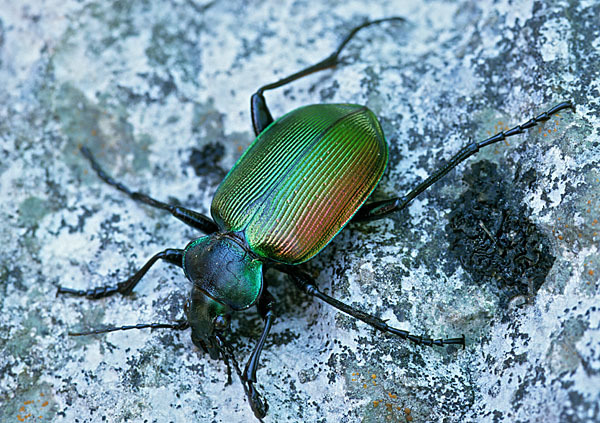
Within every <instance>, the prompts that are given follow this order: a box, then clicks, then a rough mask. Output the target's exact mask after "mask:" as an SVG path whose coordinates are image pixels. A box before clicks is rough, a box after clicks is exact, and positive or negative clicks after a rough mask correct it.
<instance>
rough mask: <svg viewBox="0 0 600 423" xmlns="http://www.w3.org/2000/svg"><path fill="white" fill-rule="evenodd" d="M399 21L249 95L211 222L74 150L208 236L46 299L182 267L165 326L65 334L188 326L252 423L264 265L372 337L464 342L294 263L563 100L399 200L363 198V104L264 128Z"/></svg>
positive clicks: (373, 122) (266, 314)
mask: <svg viewBox="0 0 600 423" xmlns="http://www.w3.org/2000/svg"><path fill="white" fill-rule="evenodd" d="M402 20H403V19H402V18H397V17H395V18H388V19H381V20H377V21H371V22H366V23H364V24H363V25H360V26H358V27H356V28H354V29H353V30H352V31H351V32H350V34H349V35H348V36H347V37H346V38H345V39H344V41H342V43H341V44H340V46H339V47H338V49H337V50H336V51H335V52H334V53H333V54H332V55H330V56H329V57H327V58H326V59H325V60H323V61H321V62H319V63H317V64H315V65H313V66H311V67H309V68H307V69H304V70H302V71H300V72H298V73H295V74H293V75H290V76H289V77H287V78H284V79H282V80H280V81H277V82H275V83H272V84H268V85H265V86H263V87H262V88H260V89H259V90H258V91H257V92H256V93H255V94H254V95H253V96H252V98H251V113H252V122H253V127H254V131H255V133H256V135H257V138H256V140H255V141H254V142H253V143H252V145H251V146H250V147H249V148H248V150H247V151H246V152H245V153H244V154H243V156H242V157H241V158H240V159H239V160H238V162H237V163H236V164H235V166H234V167H233V169H231V171H230V172H229V174H228V175H227V176H226V177H225V179H224V180H223V182H222V183H221V185H220V186H219V188H218V190H217V192H216V194H215V197H214V199H213V202H212V206H211V215H212V219H211V218H210V217H208V216H205V215H203V214H200V213H197V212H194V211H192V210H189V209H186V208H183V207H179V206H173V205H169V204H166V203H163V202H161V201H157V200H155V199H153V198H151V197H149V196H147V195H145V194H141V193H138V192H133V191H131V190H130V189H129V188H127V187H125V186H124V185H122V184H121V183H119V182H117V181H115V180H114V179H112V178H111V177H110V176H108V175H107V174H106V173H105V172H104V171H103V170H102V169H101V167H100V166H99V165H98V163H97V162H96V161H95V159H94V158H93V156H92V154H91V152H90V151H89V150H88V149H87V148H85V147H82V149H81V151H82V153H83V154H84V155H85V156H86V157H87V158H88V159H89V161H90V162H91V164H92V167H93V168H94V170H95V171H96V173H97V174H98V175H99V177H100V178H102V179H103V180H104V181H105V182H107V183H108V184H110V185H113V186H114V187H116V188H117V189H119V190H121V191H122V192H124V193H126V194H128V195H129V196H130V197H131V198H133V199H134V200H137V201H140V202H143V203H145V204H148V205H151V206H153V207H157V208H161V209H164V210H167V211H169V212H171V213H172V214H173V215H174V216H175V217H177V218H178V219H180V220H182V221H183V222H185V223H186V224H188V225H191V226H192V227H194V228H197V229H200V230H201V231H203V232H204V233H206V234H208V235H206V236H203V237H200V238H197V239H195V240H193V241H192V242H190V243H189V244H188V245H187V246H186V247H185V249H167V250H164V251H162V252H160V253H158V254H156V255H155V256H154V257H152V258H151V259H150V260H149V261H148V262H147V263H146V264H145V265H144V266H143V267H142V268H141V269H140V270H139V271H138V272H137V273H136V274H135V275H133V276H132V277H131V278H129V279H128V280H126V281H124V282H121V283H118V284H117V285H115V286H104V287H100V288H96V289H92V290H87V291H82V290H74V289H70V288H64V287H59V289H58V293H67V294H72V295H77V296H86V297H88V298H92V299H97V298H102V297H106V296H109V295H113V294H115V293H120V294H123V295H127V294H130V293H131V291H132V290H133V288H134V287H135V286H136V284H137V283H138V282H139V280H140V279H141V278H142V276H143V275H144V274H145V273H146V272H147V271H148V269H149V268H150V267H151V266H152V265H153V264H154V263H155V262H156V261H157V260H158V259H162V260H165V261H167V262H169V263H172V264H175V265H177V266H180V267H182V268H183V271H184V272H185V275H186V276H187V278H188V279H189V280H190V281H191V282H192V290H191V293H190V296H189V299H188V301H187V303H186V307H185V315H186V320H184V321H182V322H178V323H176V324H162V323H154V324H140V325H133V326H121V327H113V328H108V329H102V330H96V331H91V332H80V333H71V335H84V334H96V333H105V332H110V331H114V330H125V329H141V328H148V327H149V328H171V329H178V330H183V329H187V328H191V332H192V340H193V342H194V344H195V345H197V346H198V347H200V348H202V349H203V350H204V351H206V352H207V353H209V354H210V356H211V358H213V359H218V358H222V359H223V360H224V361H225V362H226V363H228V364H230V363H232V364H233V365H234V367H235V370H236V372H237V374H238V376H239V377H240V379H241V381H242V383H243V385H244V389H245V390H246V394H247V396H248V400H249V402H250V405H251V407H252V409H253V411H254V414H255V415H256V416H257V417H258V418H259V419H260V418H262V417H264V416H265V414H266V412H267V409H268V405H267V403H266V401H264V399H262V397H261V396H260V394H259V393H258V392H257V390H256V388H255V383H256V370H257V368H258V363H259V359H260V354H261V351H262V349H263V346H264V343H265V340H266V338H267V336H268V334H269V331H270V329H271V326H272V324H273V321H274V319H275V315H274V313H273V305H274V299H273V297H272V296H271V294H269V291H268V289H267V285H266V283H265V281H264V280H263V271H264V269H265V268H266V267H272V268H275V269H277V270H279V271H281V272H284V273H286V274H288V275H289V276H290V278H291V279H292V281H293V282H294V283H295V284H296V285H297V286H298V287H299V288H301V289H302V290H303V291H304V292H306V293H308V294H310V295H312V296H315V297H317V298H319V299H321V300H323V301H325V302H327V303H328V304H330V305H332V306H333V307H335V308H337V309H339V310H341V311H343V312H345V313H348V314H350V315H351V316H354V317H355V318H357V319H359V320H362V321H363V322H365V323H367V324H369V325H371V326H373V327H374V328H376V329H378V330H380V331H383V332H388V333H391V334H394V335H397V336H399V337H401V338H403V339H409V340H410V341H412V342H415V343H417V344H423V345H428V346H433V345H437V346H443V345H448V344H456V345H463V346H464V344H465V339H464V336H462V337H459V338H451V339H437V340H433V339H430V338H423V337H420V336H415V335H412V334H410V333H408V332H406V331H403V330H400V329H396V328H393V327H390V326H388V325H387V324H386V323H385V322H384V321H383V320H381V319H379V318H377V317H374V316H371V315H369V314H366V313H364V312H361V311H359V310H356V309H354V308H352V307H350V306H348V305H346V304H344V303H342V302H340V301H337V300H335V299H334V298H332V297H330V296H328V295H326V294H324V293H323V292H321V291H320V290H319V289H318V288H317V287H316V285H315V283H314V280H313V279H312V278H311V277H310V276H309V275H308V274H306V273H304V272H302V271H299V270H298V269H297V268H296V267H295V265H297V264H299V263H303V262H305V261H307V260H309V259H311V258H312V257H314V256H315V255H316V254H318V253H319V251H321V250H322V249H323V248H324V247H325V246H326V245H327V244H328V243H329V242H330V241H331V240H332V239H333V238H334V237H335V235H336V234H337V233H338V232H339V231H340V230H341V229H342V228H343V227H344V226H345V225H346V224H348V223H349V222H350V221H359V220H374V219H380V218H382V217H384V216H386V215H387V214H389V213H392V212H395V211H398V210H401V209H403V208H404V207H406V205H407V204H408V203H410V201H412V199H414V198H415V197H416V196H417V195H418V194H420V193H421V192H423V191H424V190H426V189H427V188H428V187H429V186H431V185H432V184H433V183H435V182H436V181H437V180H438V179H440V178H441V177H442V176H444V175H445V174H446V173H448V172H449V171H450V170H451V169H453V168H454V167H455V166H456V165H457V164H458V163H460V162H462V161H463V160H466V159H467V158H468V157H469V156H471V155H473V154H475V153H476V152H477V151H478V150H479V148H480V147H483V146H486V145H490V144H493V143H496V142H498V141H501V140H504V139H505V138H507V137H510V136H512V135H516V134H520V133H522V132H523V131H524V130H525V129H528V128H531V127H533V126H535V125H536V124H537V123H539V122H543V121H546V120H548V119H549V118H550V116H551V115H552V114H554V113H556V112H558V111H560V110H563V109H566V108H572V105H571V103H569V102H564V103H560V104H558V105H556V106H555V107H553V108H552V109H550V110H549V111H548V112H546V113H542V114H541V115H539V116H538V117H536V118H534V119H531V120H529V121H528V122H526V123H524V124H523V125H519V126H516V127H514V128H513V129H511V130H509V131H506V132H500V133H499V134H496V135H494V136H493V137H490V138H488V139H486V140H484V141H482V142H479V143H472V144H470V145H468V146H467V147H465V148H463V149H462V150H461V151H460V152H459V153H457V154H456V155H455V156H454V157H452V158H451V159H450V160H449V161H448V162H447V163H446V164H445V165H444V166H443V167H442V168H441V169H439V170H438V171H437V172H435V173H434V174H433V175H432V176H431V177H429V178H428V179H426V180H425V181H424V182H422V183H421V184H420V185H418V186H417V187H416V188H415V189H414V190H412V191H410V192H409V193H408V194H407V195H406V196H402V197H396V198H392V199H389V200H384V201H378V202H371V203H367V200H368V198H369V196H370V195H371V193H372V192H373V190H374V189H375V187H376V186H377V184H378V182H379V180H380V179H381V176H382V175H383V172H384V170H385V167H386V164H387V161H388V147H387V144H386V141H385V139H384V135H383V131H382V129H381V126H380V124H379V122H378V120H377V118H376V116H375V115H374V114H373V113H372V112H371V111H370V110H369V109H367V108H366V107H364V106H359V105H354V104H316V105H311V106H305V107H301V108H299V109H296V110H294V111H292V112H290V113H288V114H286V115H284V116H283V117H281V118H279V119H278V120H276V121H274V120H273V118H272V117H271V113H270V112H269V109H268V107H267V105H266V101H265V98H264V96H263V92H264V91H266V90H270V89H273V88H278V87H281V86H283V85H285V84H288V83H289V82H292V81H294V80H296V79H298V78H301V77H303V76H305V75H308V74H310V73H312V72H316V71H320V70H323V69H326V68H330V67H333V66H335V65H337V64H338V62H339V60H338V56H339V54H340V52H341V51H342V49H343V48H344V46H345V45H346V43H347V42H348V41H349V40H350V39H351V38H352V37H353V36H354V35H355V34H356V33H357V32H358V31H359V30H360V29H362V28H364V27H367V26H369V25H373V24H378V23H380V22H384V21H402ZM252 306H256V307H257V309H258V312H259V314H260V316H261V317H262V318H263V319H264V321H265V327H264V330H263V333H262V335H261V337H260V339H259V341H258V342H257V345H256V347H255V348H254V351H253V353H252V354H251V356H250V358H249V360H248V362H247V364H246V367H245V370H244V372H243V373H242V371H241V370H240V368H239V365H238V364H237V361H236V360H235V357H234V355H233V352H232V350H231V348H230V346H229V345H228V344H227V342H226V340H225V339H224V333H225V331H226V330H227V329H228V327H229V320H230V316H231V314H232V313H233V312H235V311H240V310H245V309H247V308H249V307H252Z"/></svg>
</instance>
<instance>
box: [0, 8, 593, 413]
mask: <svg viewBox="0 0 600 423" xmlns="http://www.w3.org/2000/svg"><path fill="white" fill-rule="evenodd" d="M248 3H251V4H250V5H249V4H248ZM412 3H413V2H403V1H387V0H382V1H376V2H368V6H366V4H367V3H366V2H359V1H343V2H317V1H299V0H295V1H287V0H282V1H277V2H274V1H256V2H246V1H240V0H233V1H228V2H216V1H215V2H208V1H205V2H202V1H197V0H172V1H163V0H156V1H139V0H134V1H129V2H102V1H91V0H89V1H75V0H61V1H60V2H59V1H56V0H50V1H40V0H26V1H19V2H9V1H2V2H1V4H0V198H1V199H2V201H1V202H0V222H1V223H0V298H1V299H0V305H1V314H0V421H2V422H13V421H52V422H105V421H106V422H123V421H129V422H190V421H195V422H221V421H222V422H242V421H244V422H245V421H253V420H254V417H253V416H252V413H251V410H250V408H249V407H248V404H247V402H246V399H245V396H244V392H243V389H242V386H241V384H240V383H239V382H238V381H237V380H236V379H235V378H234V380H233V383H232V384H230V385H226V382H227V370H226V367H225V365H224V364H223V363H221V362H217V361H214V360H210V359H209V358H208V357H207V356H205V355H204V354H202V353H201V352H200V351H199V350H198V349H197V348H195V347H194V345H193V344H192V341H191V339H190V337H189V331H188V332H171V331H164V330H155V331H150V330H139V331H120V332H114V333H111V334H106V335H97V336H88V337H69V336H68V335H67V333H68V332H69V331H82V330H89V329H94V328H102V327H105V326H110V325H119V326H120V325H125V324H136V323H149V322H173V321H176V320H177V319H181V318H182V317H183V304H184V302H185V298H186V295H187V293H188V291H189V288H190V287H189V285H188V283H187V280H186V279H185V277H184V275H183V274H182V272H181V271H180V269H177V268H174V267H173V266H168V265H165V264H164V263H163V264H158V265H156V266H154V268H153V269H152V270H151V271H150V272H149V273H148V274H147V276H146V277H145V278H144V279H143V280H142V282H141V283H140V284H139V286H138V287H137V288H136V289H135V291H134V295H133V296H131V297H127V298H123V297H111V298H106V299H102V300H98V301H89V300H86V299H85V298H73V297H66V296H59V297H56V296H55V293H56V290H57V287H58V286H59V285H63V286H68V287H72V288H76V289H88V288H91V287H96V286H101V285H105V284H115V283H116V282H118V281H121V280H124V279H126V278H127V277H128V276H129V275H130V274H132V273H133V272H134V271H135V270H137V269H138V268H139V267H140V266H141V265H142V264H143V263H144V262H145V260H147V259H148V258H149V257H150V256H151V255H152V254H154V253H156V252H158V251H161V250H162V249H164V248H167V247H172V248H183V247H184V246H185V245H186V244H187V242H188V241H189V240H191V239H193V238H195V237H196V236H198V234H197V233H195V232H194V231H193V230H192V229H190V228H188V227H186V226H184V225H183V224H181V223H180V222H179V221H177V220H175V219H173V218H171V217H169V216H167V215H165V213H164V212H161V211H158V210H155V209H152V208H150V207H148V206H144V205H140V204H136V203H135V202H133V201H132V200H130V199H129V198H127V197H126V196H125V195H123V194H122V193H120V192H119V191H117V190H115V189H114V188H112V187H110V186H108V185H106V184H105V183H103V182H102V181H100V180H99V179H98V178H97V177H96V175H95V174H93V172H91V170H90V166H89V164H88V163H87V162H86V161H85V160H84V159H83V157H82V156H81V154H80V153H79V151H78V147H79V146H80V145H86V146H88V147H89V148H90V149H91V150H92V151H93V152H94V153H95V154H96V155H97V157H98V160H99V161H100V162H101V164H102V165H103V166H104V167H105V168H106V170H107V171H108V172H109V173H110V174H111V175H113V176H115V177H116V178H118V179H119V180H121V181H122V182H124V183H125V184H127V185H128V186H130V187H132V188H135V189H139V190H141V191H144V192H147V193H150V194H151V195H153V196H155V197H157V198H160V199H164V200H169V201H180V202H181V204H184V205H186V206H189V207H191V208H193V209H196V210H198V211H200V212H203V213H208V211H209V208H210V200H211V197H212V194H213V193H214V191H215V189H216V187H217V186H218V183H219V181H220V180H221V179H222V178H223V176H224V175H225V174H226V172H227V171H228V170H229V169H230V168H231V166H232V165H233V164H234V163H235V160H236V159H237V158H238V157H239V156H240V155H241V153H242V152H243V150H244V149H245V148H246V147H247V146H248V145H249V143H250V142H251V141H252V139H253V133H252V129H251V124H250V117H249V98H250V95H251V94H252V93H253V92H254V91H255V90H256V89H257V88H258V87H259V86H261V85H263V84H266V83H269V82H272V81H275V80H277V79H279V78H281V77H284V76H286V75H288V74H290V73H292V72H295V71H297V70H298V69H300V68H302V67H305V66H307V65H310V64H312V63H314V62H316V61H319V60H321V59H322V58H324V57H326V56H327V55H329V54H330V53H331V52H332V51H333V50H334V49H335V48H336V47H337V44H338V43H339V42H340V40H341V39H342V38H343V37H344V36H345V34H346V33H347V32H348V31H349V30H350V29H351V28H353V26H356V25H358V24H360V23H362V22H363V21H364V20H365V19H377V18H380V17H388V16H394V15H400V16H403V17H405V18H406V22H405V23H387V24H384V25H381V26H376V27H371V28H369V29H365V30H364V31H361V32H360V33H359V34H358V35H357V37H356V38H355V39H353V40H352V41H351V42H350V43H349V44H348V46H347V47H346V50H345V51H344V53H343V58H344V64H343V65H341V66H338V67H337V68H336V69H333V70H327V71H324V72H321V73H318V74H315V75H312V76H310V77H307V78H305V79H303V80H301V81H298V82H296V83H294V84H292V85H289V86H286V87H285V88H282V89H278V90H275V91H272V92H268V93H267V94H266V96H267V101H268V103H269V105H270V107H271V111H272V112H273V115H274V116H281V115H282V114H283V113H285V112H286V111H289V110H291V109H293V108H296V107H299V106H301V105H305V104H310V103H324V102H338V103H340V102H348V103H358V104H365V105H367V106H368V107H369V108H371V109H372V110H373V111H374V112H375V114H376V115H378V116H379V117H380V119H381V123H382V126H383V128H384V131H385V133H386V135H387V138H388V141H389V144H390V153H391V154H390V163H389V166H388V170H387V171H386V174H385V176H384V178H383V180H382V182H381V184H380V186H379V188H378V189H377V191H376V192H375V194H374V195H375V197H376V198H386V197H387V196H392V195H395V194H404V193H405V192H407V191H408V190H410V189H411V187H414V186H415V185H416V184H417V183H419V181H421V180H423V179H424V178H425V177H426V176H427V175H428V174H430V173H431V172H432V171H433V170H435V169H436V168H438V167H439V166H440V164H441V163H442V162H443V160H444V159H447V158H448V157H450V156H451V155H452V154H453V153H455V152H456V151H458V150H459V149H460V148H461V147H462V146H464V145H465V144H466V143H467V142H469V140H481V139H484V138H486V137H488V136H490V135H491V134H493V133H495V132H496V131H498V130H503V129H506V128H509V127H512V126H513V125H516V124H519V123H522V122H524V121H526V120H528V119H529V118H531V117H533V116H536V115H537V114H539V113H541V112H543V111H544V110H547V109H548V108H550V107H551V106H552V105H554V104H556V103H558V102H560V101H563V100H572V101H573V103H574V104H575V105H576V112H575V113H570V112H563V113H560V116H556V117H554V118H553V119H552V120H550V121H549V122H547V123H546V124H545V125H543V126H542V127H540V128H539V129H538V128H536V129H532V130H530V131H528V132H527V133H526V134H525V135H520V136H517V137H513V138H511V139H510V140H509V141H508V142H507V143H502V144H500V145H497V146H494V147H489V148H487V149H485V150H484V151H482V152H480V153H479V154H478V155H477V156H476V157H475V158H473V159H471V160H470V161H469V162H468V163H466V164H463V165H460V166H459V167H458V169H457V170H455V171H452V172H451V173H450V174H449V175H448V176H447V177H445V178H444V179H443V180H442V181H440V182H439V183H437V184H436V185H435V186H434V187H432V188H431V189H430V190H428V191H426V192H425V193H424V194H422V195H421V196H419V197H418V198H417V199H416V200H415V201H414V202H413V203H412V204H411V205H410V207H409V208H408V209H407V210H404V211H403V212H401V213H398V214H396V215H393V216H391V217H390V218H387V219H384V220H381V221H377V222H371V223H362V224H354V225H351V226H349V227H348V228H346V229H345V230H344V231H342V233H341V234H340V235H339V236H338V237H337V238H336V239H335V240H334V241H333V242H332V243H331V244H330V245H329V246H328V247H327V248H326V249H325V250H324V251H323V252H322V253H321V254H320V255H319V256H318V257H317V258H316V259H315V260H313V261H311V262H309V263H307V264H305V265H302V266H303V269H305V270H306V271H308V272H310V273H312V274H313V275H315V276H316V278H317V281H318V283H319V285H320V287H321V288H322V289H324V290H325V291H326V292H328V293H329V294H330V295H333V296H335V297H336V298H338V299H340V300H343V301H345V302H347V303H349V304H352V305H354V306H355V307H358V308H360V309H362V310H365V311H368V312H370V313H373V314H375V315H377V316H379V317H381V318H384V319H388V323H389V324H390V325H393V326H396V327H399V328H402V329H406V330H410V331H411V332H414V333H417V334H424V335H427V336H431V337H435V338H439V337H447V336H458V335H460V334H463V333H464V334H465V336H466V339H467V347H466V348H465V349H464V350H462V349H458V348H454V347H447V348H445V349H439V348H436V349H432V348H426V347H417V346H414V345H410V344H408V343H406V342H403V341H401V340H399V339H397V338H394V337H392V336H387V335H386V336H384V335H381V334H379V333H376V332H375V331H374V330H372V329H371V328H370V327H368V326H366V325H365V324H362V323H360V322H356V321H355V320H354V319H352V318H350V317H347V316H345V315H343V314H341V313H339V312H337V311H336V310H335V309H332V308H331V307H328V306H326V305H324V304H322V303H319V302H317V301H313V300H311V299H310V298H308V297H307V296H306V295H304V294H298V292H297V291H296V289H295V288H294V287H293V286H291V284H290V283H289V282H288V281H287V280H286V279H284V278H282V277H280V276H278V275H277V274H276V273H271V272H269V273H268V274H267V277H268V278H269V279H273V280H274V281H279V283H277V282H275V286H274V288H273V293H274V295H275V296H276V298H277V300H278V308H277V310H278V314H279V318H278V320H277V321H276V324H275V325H274V328H273V331H272V335H271V337H270V338H269V340H268V341H267V346H266V349H265V351H264V353H263V356H262V366H261V368H260V369H259V371H258V377H259V387H260V389H261V391H262V392H263V394H264V395H265V396H266V398H267V399H268V402H269V404H270V410H269V414H268V415H267V417H266V418H265V419H264V421H265V422H288V421H289V422H297V421H306V422H348V423H350V422H389V421H402V422H404V421H410V420H412V421H418V422H429V421H431V422H439V421H444V422H478V421H482V422H491V421H493V422H528V421H544V422H597V421H600V418H599V417H598V416H599V415H600V390H599V389H598V386H600V329H599V322H600V310H599V307H600V295H599V292H598V291H599V283H598V279H599V278H598V275H599V274H600V255H599V252H598V247H599V240H600V236H599V235H598V232H599V231H600V223H598V219H599V218H600V171H599V161H600V135H599V132H600V109H599V105H598V98H599V97H600V94H599V90H600V83H599V80H600V79H599V71H600V65H599V64H600V57H599V56H600V33H599V30H598V28H599V26H598V18H597V17H598V16H599V15H600V5H599V4H598V3H597V2H593V1H583V0H582V1H579V2H560V1H551V2H541V1H531V0H519V1H508V0H500V1H481V2H469V1H462V2H447V1H428V2H423V3H420V4H415V5H413V4H412ZM475 163H476V165H475ZM457 211H458V212H457ZM457 216H458V217H457ZM460 216H466V217H465V218H463V219H462V220H460V219H459V218H460ZM456 219H459V220H456ZM457 239H458V241H457ZM451 246H452V249H451V248H450V247H451ZM515 251H519V254H517V253H515ZM475 258H477V259H475ZM494 266H496V267H494ZM232 326H233V328H232V329H233V333H232V335H231V337H230V340H231V343H232V345H233V346H234V349H235V351H236V354H237V356H238V359H239V360H240V361H243V360H244V357H247V356H248V355H249V354H250V352H251V349H252V346H253V345H254V342H255V340H256V339H257V337H258V336H259V335H260V331H261V328H262V323H261V321H260V319H259V318H258V317H257V315H256V313H255V310H254V309H251V310H249V311H247V312H244V313H240V314H239V315H238V317H237V318H236V319H234V321H233V325H232Z"/></svg>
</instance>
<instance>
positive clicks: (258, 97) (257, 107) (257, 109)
mask: <svg viewBox="0 0 600 423" xmlns="http://www.w3.org/2000/svg"><path fill="white" fill-rule="evenodd" d="M404 20H405V19H404V18H401V17H392V18H385V19H377V20H374V21H367V22H365V23H363V24H362V25H359V26H357V27H355V28H354V29H352V31H350V33H349V34H348V35H347V36H346V38H344V40H343V41H342V42H341V43H340V45H339V46H338V48H337V50H336V51H334V52H333V53H332V54H330V55H329V56H327V57H326V58H325V59H323V60H321V61H320V62H318V63H315V64H314V65H312V66H309V67H307V68H305V69H302V70H300V71H298V72H296V73H294V74H292V75H289V76H287V77H285V78H283V79H280V80H279V81H276V82H272V83H270V84H267V85H263V86H262V87H260V88H259V89H258V90H257V91H256V92H255V93H254V94H252V97H250V114H251V116H252V126H253V128H254V133H255V134H256V135H257V136H258V134H260V133H261V132H262V131H263V130H264V129H265V128H266V127H267V126H269V125H270V124H271V122H273V116H271V112H270V111H269V108H268V107H267V102H266V100H265V97H264V95H263V92H265V91H267V90H272V89H274V88H279V87H281V86H283V85H286V84H289V83H290V82H292V81H295V80H297V79H300V78H303V77H305V76H306V75H310V74H311V73H314V72H319V71H322V70H325V69H328V68H332V67H334V66H337V65H338V64H339V63H340V59H339V56H340V53H341V52H342V50H343V49H344V47H345V46H346V44H348V42H349V41H350V40H351V39H352V37H354V35H356V33H357V32H358V31H360V30H361V29H363V28H366V27H368V26H371V25H376V24H380V23H382V22H387V21H404Z"/></svg>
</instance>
